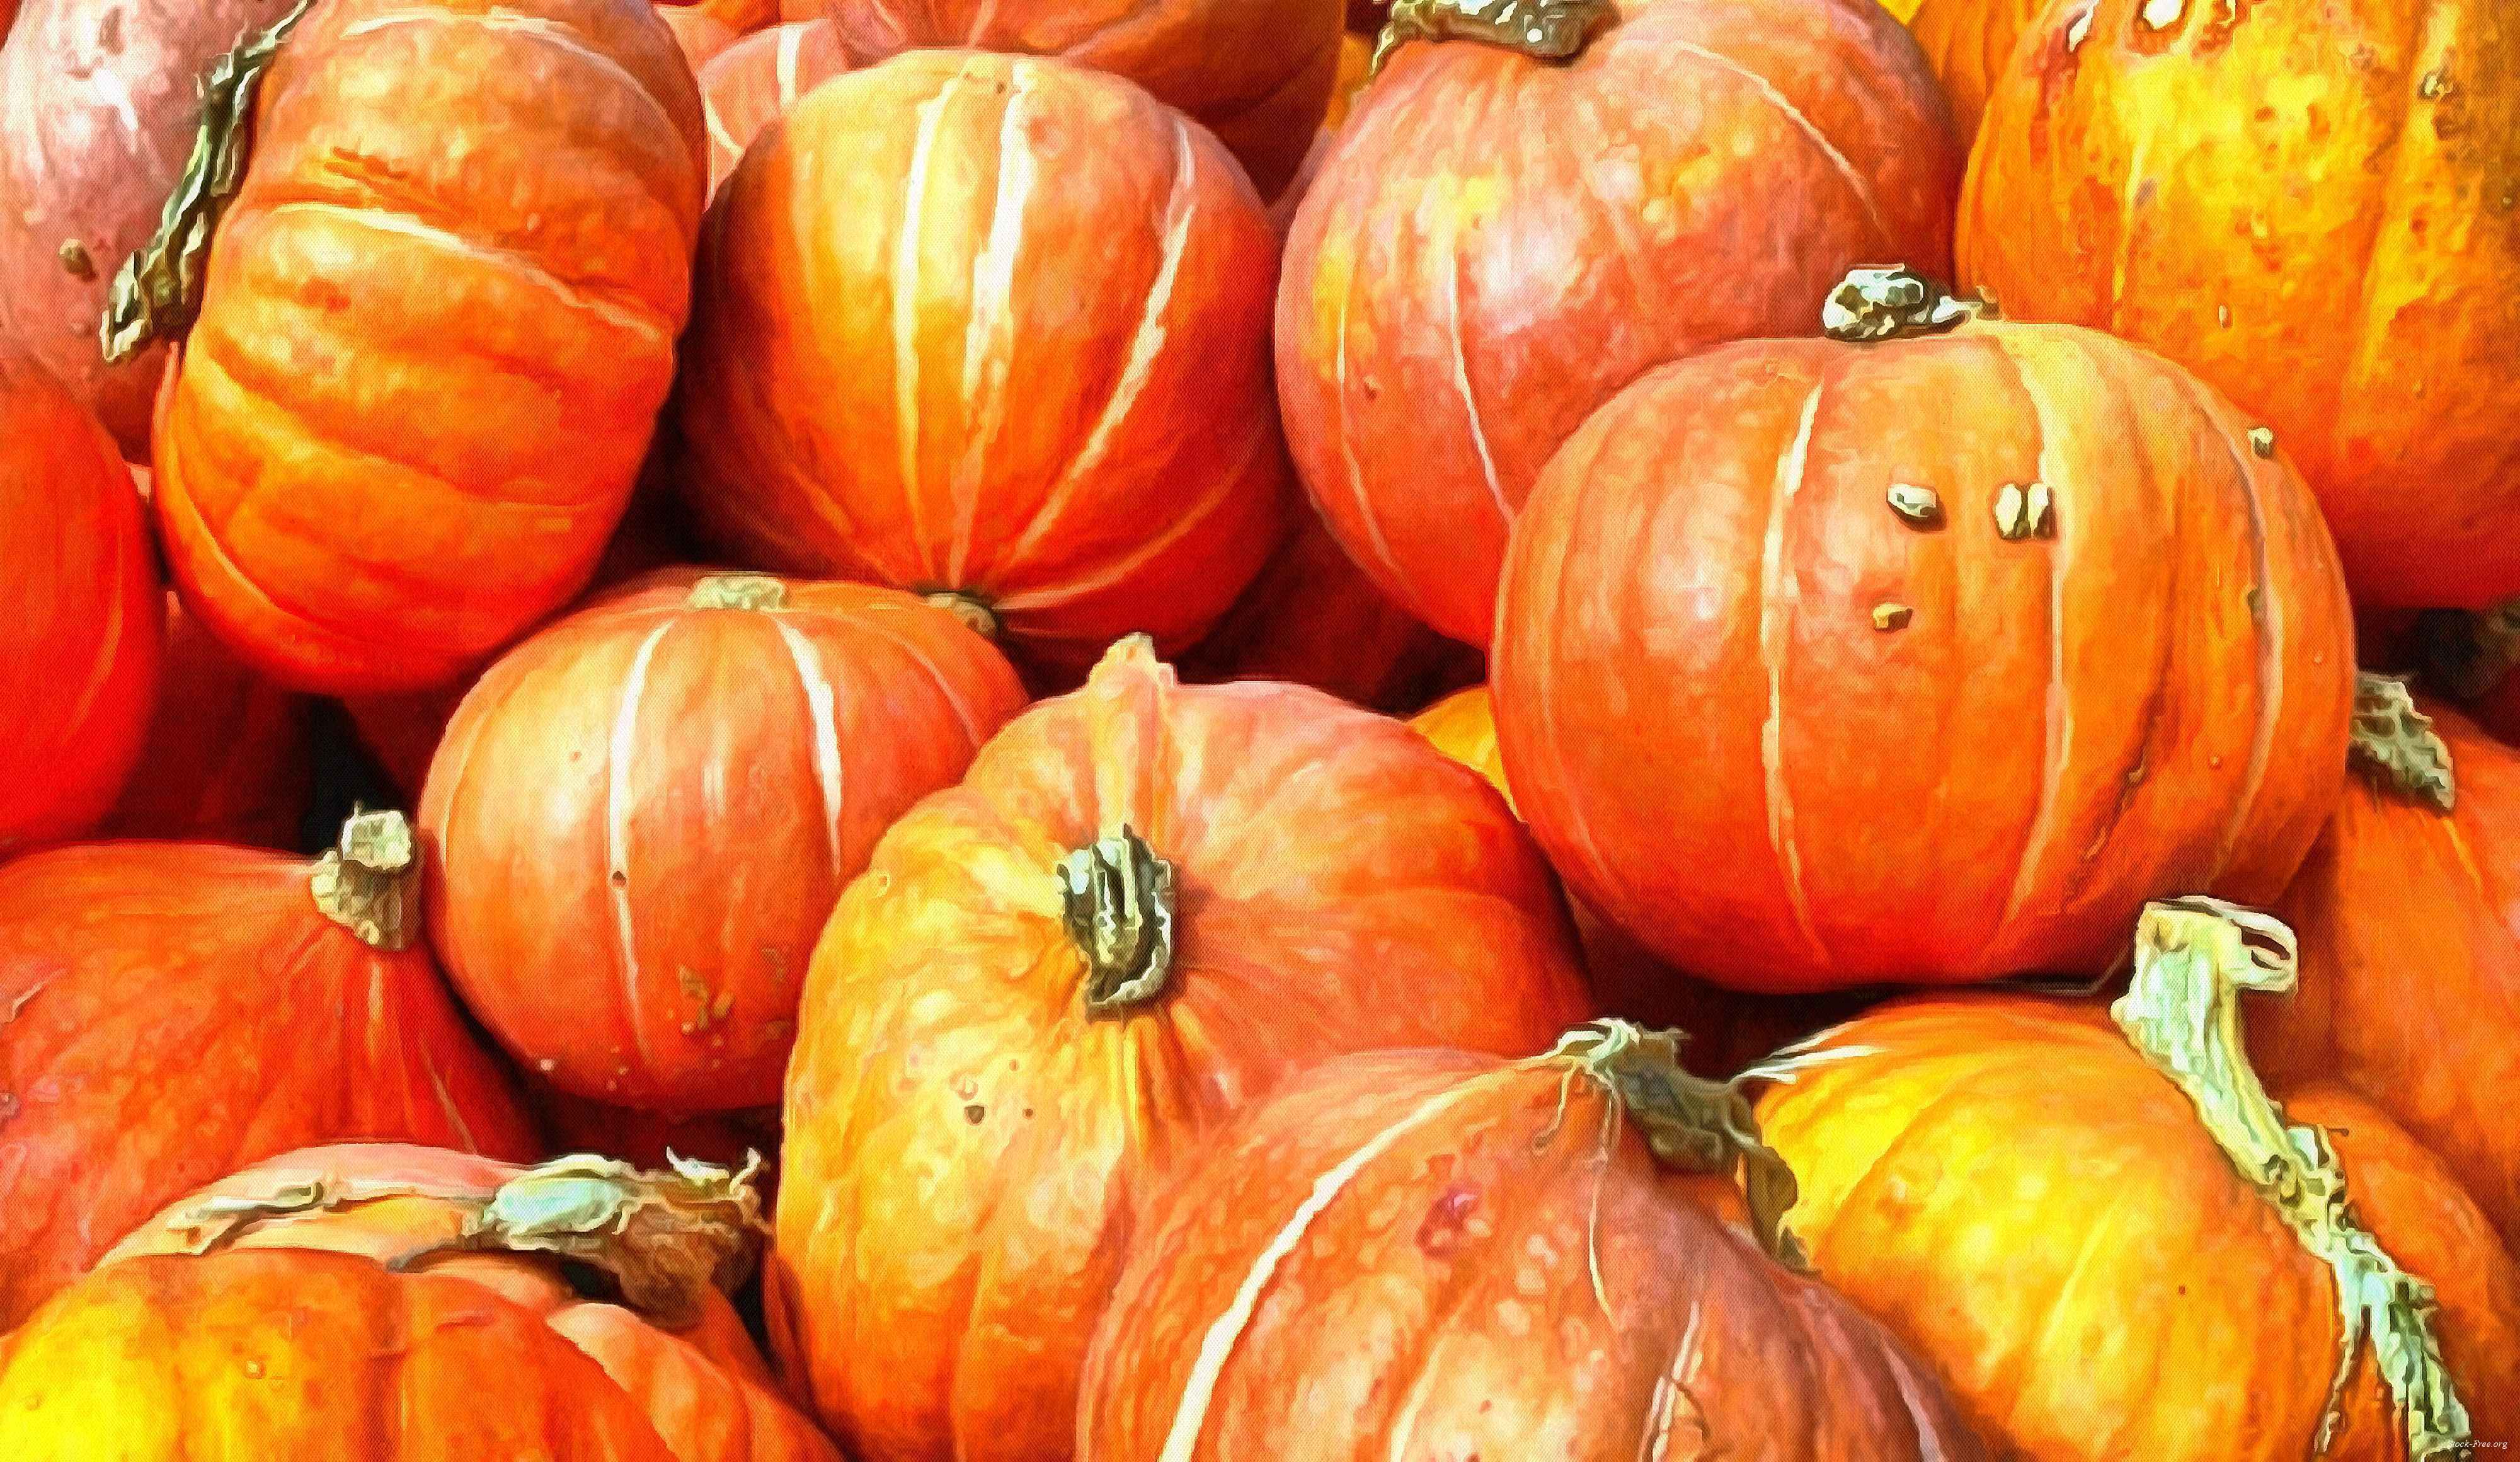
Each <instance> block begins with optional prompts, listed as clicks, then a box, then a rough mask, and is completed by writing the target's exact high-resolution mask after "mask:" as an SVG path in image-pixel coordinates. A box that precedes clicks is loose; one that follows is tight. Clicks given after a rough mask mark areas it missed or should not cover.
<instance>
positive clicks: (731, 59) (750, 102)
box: [699, 21, 849, 198]
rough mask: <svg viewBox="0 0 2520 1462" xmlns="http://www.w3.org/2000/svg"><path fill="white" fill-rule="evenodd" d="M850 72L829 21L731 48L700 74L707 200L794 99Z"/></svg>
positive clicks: (790, 26)
mask: <svg viewBox="0 0 2520 1462" xmlns="http://www.w3.org/2000/svg"><path fill="white" fill-rule="evenodd" d="M847 69H849V59H848V57H847V55H845V54H844V53H843V52H842V51H841V50H840V40H839V33H838V32H837V31H835V30H833V29H832V23H831V22H829V21H797V22H791V23H787V24H784V25H773V26H771V27H770V28H769V29H767V30H756V31H754V32H753V33H752V34H750V35H747V36H745V37H743V38H742V39H741V40H738V41H736V42H734V43H733V44H731V45H729V46H727V47H726V48H725V49H724V50H722V51H720V52H718V53H717V55H716V56H715V57H714V58H712V59H711V60H710V61H709V63H708V64H707V65H706V66H703V67H701V68H699V83H700V108H701V113H702V116H703V118H704V120H705V121H706V123H707V126H708V186H709V196H710V197H711V198H715V197H716V196H717V191H718V190H719V189H720V188H723V187H725V186H726V180H727V179H728V178H730V177H732V176H734V175H735V165H736V164H737V163H739V162H741V161H742V160H743V154H744V151H745V150H746V149H748V148H750V147H751V146H752V141H753V139H754V138H756V137H759V136H760V135H761V132H762V129H763V128H765V127H767V126H769V125H770V124H771V123H772V122H774V121H776V120H778V119H779V117H780V115H781V114H784V113H786V112H787V109H788V108H790V107H793V106H795V105H796V99H797V98H798V97H801V96H803V95H804V94H805V93H807V92H809V91H812V90H813V89H814V88H815V87H817V86H820V85H822V84H823V83H824V82H825V81H828V80H830V79H831V78H832V77H833V76H836V75H838V74H839V73H840V72H842V71H844V70H847Z"/></svg>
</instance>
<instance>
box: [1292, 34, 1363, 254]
mask: <svg viewBox="0 0 2520 1462" xmlns="http://www.w3.org/2000/svg"><path fill="white" fill-rule="evenodd" d="M1372 70H1373V41H1371V40H1368V39H1367V38H1366V37H1364V36H1361V35H1358V34H1356V33H1354V32H1352V31H1351V32H1350V33H1349V34H1348V35H1347V36H1346V37H1345V38H1343V39H1341V40H1340V41H1339V64H1338V79H1337V81H1336V82H1335V83H1334V84H1333V85H1332V86H1331V88H1330V110H1329V112H1328V114H1325V115H1324V116H1323V117H1322V129H1321V130H1320V131H1319V132H1316V133H1315V134H1313V145H1312V146H1311V147H1310V148H1309V149H1307V150H1306V151H1305V153H1304V160H1303V161H1302V162H1301V163H1299V164H1298V165H1297V166H1296V168H1295V175H1294V177H1293V178H1291V179H1289V180H1288V181H1287V183H1286V186H1285V187H1283V188H1282V189H1280V190H1279V191H1278V196H1277V197H1276V198H1273V199H1271V200H1270V201H1269V226H1270V227H1271V228H1274V229H1276V230H1277V231H1278V237H1279V238H1281V239H1283V238H1285V236H1286V232H1287V230H1289V229H1291V228H1293V227H1294V226H1295V212H1296V210H1297V209H1299V208H1301V207H1302V206H1303V203H1304V195H1305V194H1306V193H1309V192H1311V191H1312V186H1313V179H1315V178H1317V177H1319V176H1321V172H1322V164H1323V163H1324V162H1326V161H1328V160H1329V154H1330V141H1331V139H1332V138H1334V137H1336V136H1337V135H1338V129H1339V128H1340V127H1342V126H1344V125H1346V123H1347V117H1348V113H1349V112H1350V111H1351V110H1353V109H1354V107H1355V105H1356V98H1357V94H1358V93H1359V92H1361V91H1363V90H1364V89H1365V83H1366V82H1367V81H1368V80H1371V79H1372Z"/></svg>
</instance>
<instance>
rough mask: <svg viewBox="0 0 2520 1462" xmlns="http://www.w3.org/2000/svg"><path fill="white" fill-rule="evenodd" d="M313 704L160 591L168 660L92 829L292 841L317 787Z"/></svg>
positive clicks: (256, 843) (122, 834)
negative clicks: (130, 767)
mask: <svg viewBox="0 0 2520 1462" xmlns="http://www.w3.org/2000/svg"><path fill="white" fill-rule="evenodd" d="M314 709H315V705H314V702H312V701H310V700H308V699H307V698H306V697H304V696H300V695H296V694H293V693H292V692H290V691H285V690H282V689H281V688H280V687H279V686H276V685H274V684H272V683H271V682H270V681H268V680H265V679H264V678H263V677H261V676H260V675H257V674H255V673H254V672H253V671H251V670H249V669H248V668H246V667H245V666H244V665H243V664H240V663H239V662H237V660H236V657H234V656H232V655H230V654H229V653H228V651H227V648H226V647H225V646H223V645H221V644H220V643H219V642H218V641H217V640H215V639H212V638H211V637H210V633H209V631H208V630H205V629H203V627H202V624H201V621H200V620H198V619H196V618H194V617H192V616H190V615H188V614H185V613H184V608H183V605H182V603H181V602H180V601H179V600H177V599H176V598H175V596H174V595H172V594H169V595H167V596H166V666H165V676H164V681H163V683H162V684H161V685H160V686H159V688H158V709H157V713H156V714H155V715H154V716H153V717H151V719H150V722H149V732H148V737H147V739H146V740H145V741H144V742H143V743H142V744H141V751H140V757H139V760H138V762H137V763H136V766H137V768H138V769H137V771H136V772H135V773H134V774H133V776H132V778H131V780H130V782H129V783H127V784H126V785H125V786H124V788H123V792H122V800H120V801H117V802H115V803H114V804H113V810H112V812H111V813H109V814H107V816H106V819H105V822H104V824H103V825H102V826H101V827H99V828H98V830H97V832H98V835H99V836H100V837H106V838H155V839H163V840H171V841H176V842H184V841H200V842H204V843H241V844H244V845H248V846H250V847H278V848H294V847H296V846H298V845H299V842H300V840H301V839H302V838H303V836H304V829H303V824H304V823H305V821H306V810H307V806H308V804H309V803H310V802H311V801H312V800H314V795H315V720H314Z"/></svg>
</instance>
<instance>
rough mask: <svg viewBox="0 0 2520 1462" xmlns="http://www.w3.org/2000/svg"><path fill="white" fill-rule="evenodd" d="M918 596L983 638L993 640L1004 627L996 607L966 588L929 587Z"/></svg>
mask: <svg viewBox="0 0 2520 1462" xmlns="http://www.w3.org/2000/svg"><path fill="white" fill-rule="evenodd" d="M919 597H921V598H922V599H924V600H926V601H927V602H928V603H929V604H932V605H934V606H936V607H937V608H938V609H941V610H943V611H944V612H945V613H947V614H949V615H952V616H953V617H955V618H957V619H960V620H962V621H963V624H964V627H966V628H967V629H969V630H970V631H971V632H972V633H973V634H976V635H978V636H979V637H980V638H982V639H984V640H990V641H995V640H996V639H997V637H998V634H999V632H1000V631H1002V630H1003V629H1005V628H1006V625H1005V624H1004V623H1003V622H1002V621H1001V620H1000V619H999V618H998V611H997V609H996V607H995V606H993V605H991V604H990V603H989V601H987V600H985V599H983V598H981V597H980V596H979V595H977V594H974V593H972V592H970V591H969V590H967V589H931V590H929V591H928V592H926V593H924V594H922V595H921V596H919Z"/></svg>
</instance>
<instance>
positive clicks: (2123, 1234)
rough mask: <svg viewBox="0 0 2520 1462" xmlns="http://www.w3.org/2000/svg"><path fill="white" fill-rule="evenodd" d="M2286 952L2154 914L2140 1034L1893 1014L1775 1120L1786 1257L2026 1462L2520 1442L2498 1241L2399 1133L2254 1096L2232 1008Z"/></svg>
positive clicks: (2255, 920) (1814, 1064)
mask: <svg viewBox="0 0 2520 1462" xmlns="http://www.w3.org/2000/svg"><path fill="white" fill-rule="evenodd" d="M2289 955H2290V948H2289V936H2287V935H2285V934H2284V932H2283V930H2282V927H2281V926H2280V925H2277V924H2274V923H2273V921H2271V920H2267V919H2264V918H2263V917H2262V916H2255V915H2249V914H2246V913H2239V912H2235V911H2232V910H2230V909H2229V908H2228V906H2214V905H2211V904H2210V903H2183V904H2181V905H2176V906H2163V905H2156V906H2155V907H2154V908H2153V909H2151V910H2150V911H2148V912H2147V913H2146V914H2145V915H2144V916H2143V919H2142V920H2141V922H2140V925H2139V928H2138V934H2137V951H2136V974H2135V979H2134V982H2133V985H2132V986H2131V988H2130V989H2129V992H2128V994H2127V995H2126V996H2125V997H2124V998H2122V999H2121V1000H2120V1001H2119V1002H2118V1004H2117V1005H2116V1006H2114V1007H2112V1010H2113V1012H2114V1013H2115V1014H2116V1016H2117V1019H2118V1020H2119V1022H2120V1023H2121V1025H2122V1026H2123V1031H2121V1030H2120V1029H2115V1028H2111V1026H2110V1024H2109V1022H2108V1021H2107V1020H2105V1019H2103V1018H2102V1016H2101V1014H2100V1012H2099V1011H2098V1009H2097V1008H2096V1007H2095V1006H2093V1005H2092V1004H2090V1003H2088V1002H2076V1003H2072V1004H2067V1003H2064V1002H2041V1001H2037V1000H2033V999H2028V998H2024V997H2018V996H2015V997H1990V996H1978V997H1971V996H1965V995H1963V996H1950V997H1944V998H1941V999H1935V1000H1924V1001H1918V1002H1913V1003H1909V1004H1903V1005H1897V1006H1892V1007H1889V1008H1887V1009H1884V1010H1882V1011H1879V1012H1876V1013H1874V1014H1872V1015H1869V1016H1867V1017H1865V1018H1864V1019H1862V1020H1859V1021H1856V1022H1854V1023H1852V1024H1850V1025H1848V1026H1845V1027H1842V1028H1839V1029H1837V1030H1836V1031H1834V1032H1832V1033H1831V1034H1830V1035H1829V1036H1828V1037H1827V1038H1826V1040H1824V1041H1823V1043H1822V1044H1821V1046H1820V1048H1819V1049H1818V1050H1817V1051H1814V1052H1810V1053H1806V1055H1805V1056H1804V1057H1803V1059H1802V1060H1803V1066H1804V1069H1803V1070H1801V1071H1800V1072H1799V1073H1797V1074H1796V1075H1795V1078H1794V1080H1793V1082H1792V1083H1791V1084H1789V1085H1782V1086H1778V1087H1776V1088H1774V1089H1773V1090H1772V1091H1770V1092H1769V1094H1768V1095H1767V1096H1765V1097H1764V1098H1763V1099H1762V1100H1761V1101H1760V1103H1759V1124H1760V1128H1761V1130H1762V1131H1763V1132H1764V1133H1765V1135H1766V1137H1767V1140H1768V1141H1769V1143H1771V1144H1772V1145H1773V1146H1774V1147H1775V1148H1776V1149H1777V1150H1778V1152H1779V1153H1781V1154H1783V1156H1784V1158H1785V1160H1786V1162H1788V1163H1789V1164H1791V1165H1792V1167H1793V1170H1794V1173H1795V1175H1796V1176H1797V1177H1798V1178H1799V1179H1800V1180H1801V1198H1800V1202H1799V1203H1798V1204H1797V1206H1796V1207H1795V1208H1794V1210H1793V1211H1792V1213H1791V1214H1790V1215H1789V1217H1788V1219H1787V1225H1788V1227H1789V1229H1790V1230H1791V1231H1792V1232H1793V1233H1794V1234H1796V1235H1799V1236H1800V1237H1801V1239H1802V1240H1803V1241H1804V1242H1805V1243H1806V1244H1808V1245H1809V1246H1810V1250H1811V1256H1812V1258H1813V1259H1814V1260H1815V1261H1816V1262H1817V1263H1818V1265H1819V1266H1820V1271H1821V1272H1822V1273H1823V1274H1824V1275H1826V1276H1827V1278H1828V1280H1829V1283H1830V1284H1832V1285H1834V1286H1835V1287H1836V1288H1837V1289H1839V1290H1840V1291H1842V1292H1844V1293H1845V1294H1847V1295H1848V1296H1850V1297H1852V1298H1853V1299H1854V1300H1855V1301H1856V1302H1858V1303H1860V1304H1862V1305H1863V1306H1864V1307H1865V1308H1867V1309H1868V1310H1870V1311H1871V1312H1872V1313H1873V1314H1874V1315H1875V1316H1876V1317H1878V1318H1879V1319H1880V1320H1881V1321H1882V1322H1883V1323H1884V1324H1886V1325H1887V1326H1889V1328H1890V1329H1891V1330H1892V1331H1893V1332H1895V1333H1896V1334H1898V1335H1899V1336H1900V1337H1901V1338H1903V1339H1905V1340H1906V1341H1908V1342H1909V1343H1910V1344H1911V1345H1913V1347H1914V1348H1916V1350H1917V1351H1918V1352H1919V1353H1921V1354H1922V1355H1923V1356H1925V1358H1926V1359H1927V1360H1928V1361H1929V1362H1930V1363H1931V1364H1932V1365H1933V1366H1934V1367H1935V1369H1936V1370H1937V1371H1938V1372H1939V1373H1940V1375H1941V1377H1942V1379H1943V1381H1944V1382H1945V1383H1946V1384H1947V1385H1948V1386H1949V1388H1950V1390H1951V1392H1952V1394H1953V1395H1954V1396H1955V1397H1956V1398H1957V1399H1958V1401H1959V1403H1960V1405H1961V1406H1962V1407H1963V1408H1964V1409H1965V1410H1966V1411H1967V1412H1968V1414H1969V1416H1970V1418H1971V1420H1973V1421H1974V1422H1975V1423H1977V1425H1978V1426H1979V1427H1980V1428H1981V1429H1982V1430H1983V1431H1984V1432H1985V1433H1986V1435H1987V1437H1988V1439H1990V1440H1991V1441H1993V1442H1995V1443H1996V1445H1997V1447H1998V1449H1999V1450H2000V1451H2002V1452H2003V1454H2004V1455H2006V1456H2015V1455H2017V1456H2023V1457H2037V1458H2041V1459H2043V1462H2080V1459H2091V1462H2100V1459H2103V1458H2108V1459H2116V1458H2126V1457H2142V1458H2146V1459H2148V1462H2299V1459H2301V1458H2304V1457H2312V1456H2322V1457H2326V1458H2330V1459H2334V1462H2399V1459H2404V1458H2408V1457H2414V1458H2434V1457H2444V1456H2452V1455H2466V1453H2465V1452H2462V1451H2458V1450H2457V1449H2456V1448H2457V1447H2458V1444H2459V1443H2460V1442H2462V1441H2464V1440H2466V1439H2469V1438H2476V1439H2496V1438H2502V1437H2509V1436H2512V1435H2514V1433H2515V1431H2520V1270H2515V1267H2514V1265H2513V1262H2512V1259H2511V1256H2509V1255H2508V1254H2507V1253H2506V1252H2504V1251H2503V1249H2502V1248H2501V1246H2500V1244H2499V1242H2498V1240H2497V1239H2496V1237H2495V1235H2494V1231H2493V1228H2492V1226H2491V1225H2490V1224H2489V1223H2488V1221H2487V1220H2486V1217H2485V1215H2484V1214H2483V1213H2482V1212H2480V1211H2478V1210H2477V1208H2476V1205H2475V1204H2474V1203H2473V1202H2472V1201H2471V1200H2470V1199H2469V1198H2468V1197H2467V1196H2466V1195H2465V1194H2464V1193H2462V1192H2461V1191H2460V1190H2459V1188H2458V1185H2457V1181H2456V1179H2455V1178H2454V1177H2453V1176H2452V1173H2451V1171H2450V1169H2449V1168H2448V1167H2447V1166H2446V1165H2444V1164H2443V1163H2442V1161H2441V1160H2440V1159H2439V1158H2438V1157H2436V1156H2434V1155H2433V1154H2430V1153H2428V1152H2426V1151H2424V1150H2423V1149H2422V1148H2421V1147H2420V1146H2418V1145H2417V1144H2416V1143H2415V1142H2414V1140H2413V1139H2411V1138H2409V1137H2408V1136H2407V1135H2406V1134H2405V1133H2404V1132H2403V1131H2402V1130H2400V1129H2399V1128H2397V1127H2396V1126H2395V1125H2393V1124H2392V1123H2391V1122H2390V1121H2389V1120H2388V1119H2387V1118H2385V1117H2383V1116H2382V1115H2381V1114H2380V1113H2379V1111H2378V1110H2377V1109H2375V1108H2373V1107H2371V1106H2370V1105H2368V1104H2367V1103H2364V1102H2363V1101H2360V1100H2358V1099H2356V1098H2354V1097H2352V1096H2350V1095H2346V1094H2343V1093H2341V1092H2335V1091H2325V1092H2303V1093H2298V1094H2296V1095H2294V1096H2292V1097H2290V1098H2289V1099H2288V1100H2287V1101H2286V1103H2285V1104H2284V1105H2283V1106H2282V1107H2278V1106H2276V1105H2275V1104H2274V1103H2273V1101H2271V1100H2270V1099H2269V1098H2268V1097H2267V1095H2266V1093H2265V1091H2264V1089H2263V1088H2262V1087H2260V1086H2259V1084H2258V1081H2257V1078H2256V1077H2255V1075H2254V1074H2251V1072H2250V1070H2249V1067H2248V1061H2247V1057H2246V1055H2245V1054H2244V1053H2243V1052H2242V1051H2241V1050H2240V1029H2239V1021H2240V1014H2239V1011H2238V1010H2237V1009H2236V1008H2235V1005H2234V1001H2236V1000H2237V999H2238V998H2239V993H2238V992H2239V990H2241V989H2269V990H2279V989H2283V988H2285V987H2287V986H2288V985H2289V984H2290V982H2291V981H2292V979H2293V972H2292V967H2291V961H2290V958H2289ZM2288 1123H2292V1124H2288ZM2436 1303H2437V1305H2438V1307H2437V1308H2436V1307H2435V1306H2436ZM2330 1423H2332V1424H2333V1426H2334V1434H2333V1436H2332V1438H2330V1437H2329V1436H2328V1435H2327V1433H2326V1427H2327V1426H2328V1425H2329V1424H2330Z"/></svg>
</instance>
